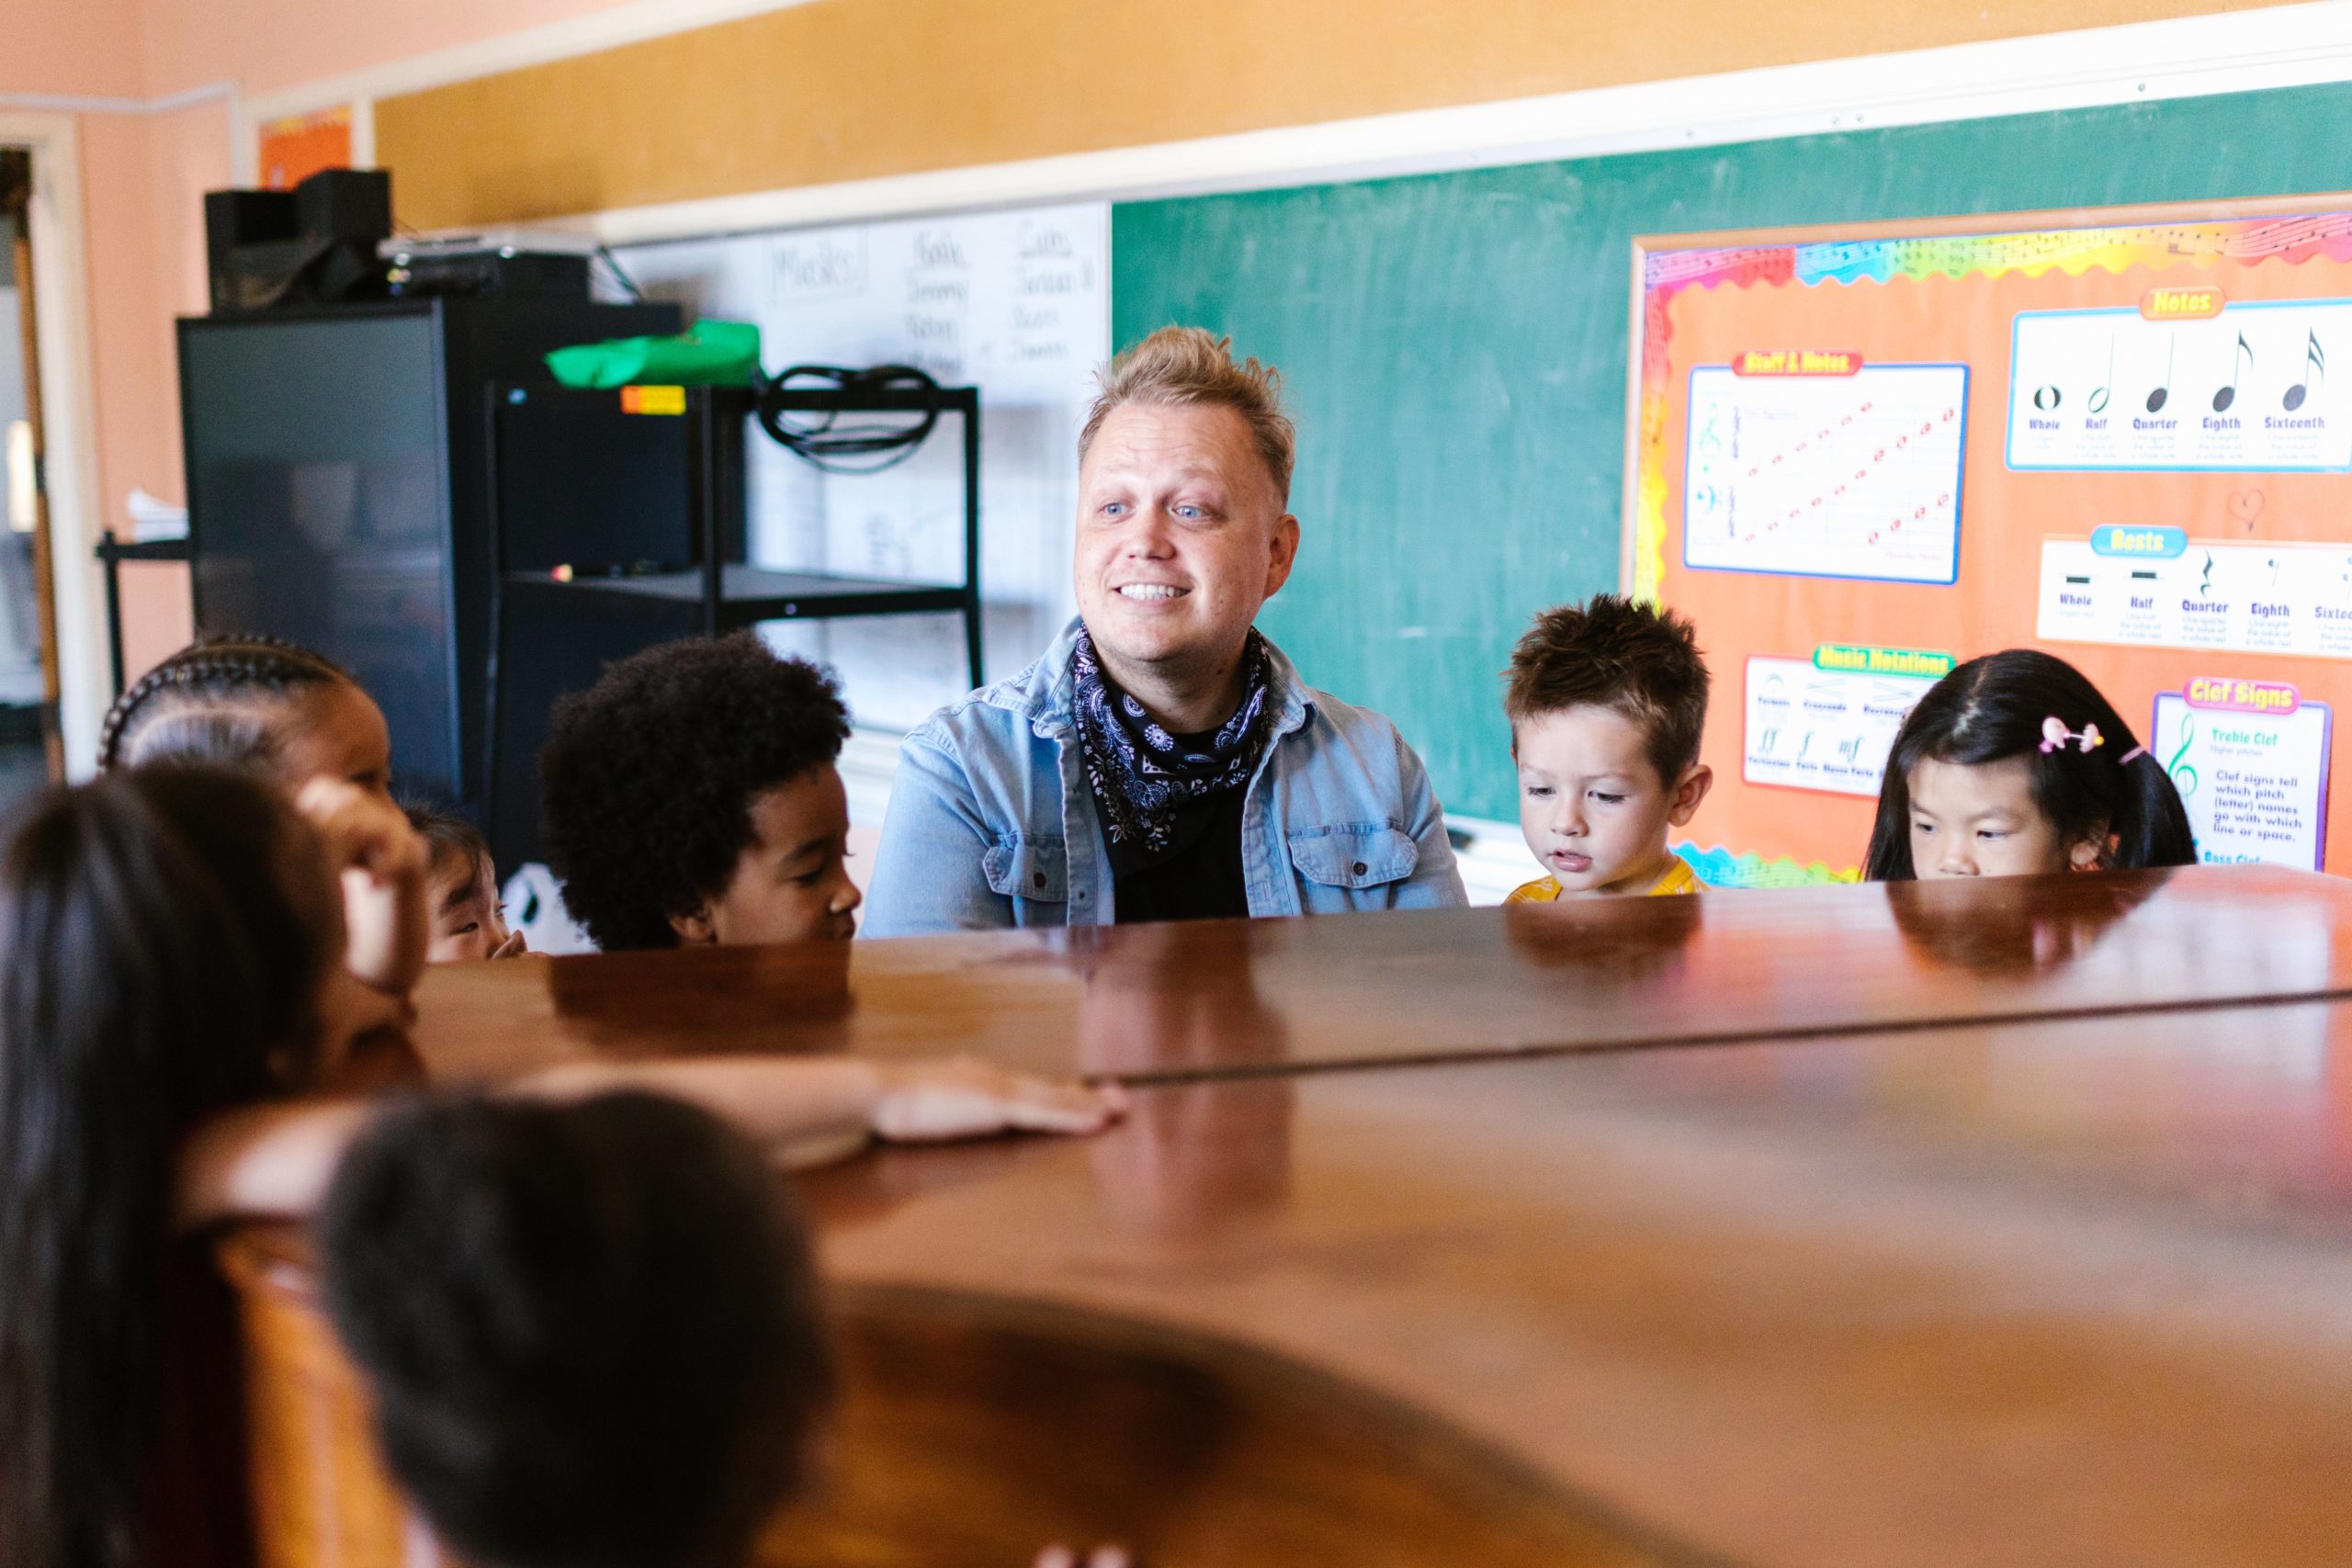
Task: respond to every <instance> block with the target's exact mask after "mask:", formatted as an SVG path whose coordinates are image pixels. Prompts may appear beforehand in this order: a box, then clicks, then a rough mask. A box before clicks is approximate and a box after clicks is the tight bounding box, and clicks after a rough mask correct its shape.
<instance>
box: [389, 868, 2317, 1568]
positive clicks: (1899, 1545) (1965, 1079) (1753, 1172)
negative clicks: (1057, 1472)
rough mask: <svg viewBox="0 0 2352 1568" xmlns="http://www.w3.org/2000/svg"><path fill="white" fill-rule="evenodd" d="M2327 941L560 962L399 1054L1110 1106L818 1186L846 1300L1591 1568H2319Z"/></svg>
mask: <svg viewBox="0 0 2352 1568" xmlns="http://www.w3.org/2000/svg"><path fill="white" fill-rule="evenodd" d="M2347 917H2352V884H2346V883H2345V882H2341V881H2338V880H2335V879H2333V878H2322V877H2317V876H2308V875H2298V874H2290V873H2280V872H2270V871H2260V870H2239V869H2233V870H2226V871H2224V870H2211V871H2208V870H2201V869H2190V870H2184V871H2180V872H2177V873H2173V874H2131V875H2121V876H2116V877H2110V878H2057V879H2040V880H2032V881H2023V880H2020V881H2011V882H2004V883H1989V882H1988V883H1983V884H1977V885H1974V886H1968V885H1936V886H1930V885H1919V886H1897V887H1863V888H1832V889H1819V890H1811V891H1805V892H1796V893H1786V894H1724V895H1719V896H1709V897H1703V898H1686V899H1651V900H1623V901H1611V902H1606V903H1577V904H1570V905H1562V906H1558V907H1555V908H1532V909H1531V908H1519V909H1506V910H1467V911H1457V912H1450V913H1443V914H1434V915H1414V916H1397V917H1370V918H1354V919H1326V920H1317V921H1279V922H1275V921H1269V922H1256V923H1244V922H1231V923H1212V924H1202V925H1197V926H1191V927H1171V928H1156V929H1155V928H1142V929H1135V930H1125V931H1102V932H1091V933H1068V934H1065V933H1008V934H1004V935H1001V936H987V937H981V936H975V937H958V938H948V939H939V940H923V941H910V942H878V943H870V944H869V943H860V944H855V945H854V946H852V947H850V948H847V949H825V950H813V951H812V950H776V951H771V952H764V953H687V954H654V955H630V956H613V957H597V958H583V959H567V960H553V961H546V960H542V961H537V962H534V963H530V964H488V965H474V966H470V967H468V968H462V969H452V970H445V971H439V972H436V973H435V976H433V977H432V980H431V982H430V983H429V984H428V986H427V987H426V991H425V994H424V1000H423V1010H424V1023H423V1028H422V1031H421V1043H422V1045H423V1047H424V1053H425V1055H426V1056H427V1059H428V1062H429V1063H430V1064H431V1066H432V1067H433V1069H434V1071H435V1074H436V1075H437V1076H439V1077H442V1078H444V1079H447V1080H450V1081H494V1080H495V1079H497V1078H500V1077H505V1076H508V1075H509V1074H511V1073H514V1072H516V1071H520V1070H524V1069H525V1068H527V1067H529V1066H536V1065H538V1064H539V1063H541V1062H544V1061H547V1060H550V1059H554V1058H555V1057H558V1056H561V1055H573V1054H578V1053H581V1052H610V1053H615V1054H620V1055H635V1054H667V1053H673V1052H677V1051H682V1050H694V1049H707V1050H816V1049H853V1050H865V1051H877V1052H889V1053H902V1052H913V1051H969V1052H977V1053H980V1054H985V1055H991V1056H995V1057H998V1058H1000V1059H1002V1060H1005V1061H1009V1062H1012V1063H1016V1064H1019V1065H1022V1066H1032V1067H1036V1068H1041V1069H1046V1070H1056V1071H1083V1072H1088V1073H1093V1074H1102V1075H1112V1076H1118V1077H1125V1078H1127V1079H1129V1080H1130V1081H1131V1082H1133V1083H1134V1084H1136V1086H1137V1089H1136V1103H1135V1109H1134V1112H1133V1114H1132V1116H1131V1117H1130V1118H1129V1120H1128V1121H1127V1122H1126V1123H1125V1124H1124V1125H1123V1126H1121V1127H1119V1128H1117V1129H1115V1130H1114V1131H1112V1132H1111V1133H1109V1134H1105V1135H1103V1137H1100V1138H1097V1139H1093V1140H1089V1141H1084V1142H1062V1141H1055V1140H1008V1141H1002V1142H996V1143H989V1144H983V1145H971V1146H966V1147H957V1148H943V1149H921V1150H888V1151H883V1152H879V1153H876V1154H874V1155H871V1156H866V1157H865V1158H862V1159H859V1160H857V1161H854V1162H852V1163H850V1164H847V1165H844V1166H842V1167H839V1168H834V1169H831V1170H827V1171H822V1172H817V1173H813V1174H809V1175H806V1176H804V1177H802V1178H800V1179H799V1181H798V1185H799V1189H800V1190H801V1191H802V1193H803V1195H804V1197H805V1199H806V1201H807V1202H808V1204H809V1208H810V1210H811V1213H812V1214H813V1216H814V1217H815V1219H816V1221H817V1223H818V1225H819V1230H820V1238H821V1247H822V1250H823V1255H824V1263H825V1268H826V1270H827V1273H828V1275H829V1277H830V1278H831V1280H833V1281H835V1283H836V1285H837V1287H838V1289H839V1290H840V1291H841V1292H842V1300H843V1302H844V1303H849V1305H850V1306H851V1307H852V1308H854V1310H855V1311H856V1312H858V1313H862V1314H866V1315H867V1316H869V1317H870V1316H872V1315H873V1314H877V1313H878V1314H883V1315H884V1316H886V1317H887V1316H888V1315H889V1314H893V1313H896V1314H899V1317H900V1318H901V1319H903V1318H904V1317H905V1316H906V1314H915V1315H916V1316H921V1315H922V1314H934V1315H936V1314H948V1315H949V1316H953V1317H957V1318H959V1319H960V1320H964V1321H968V1322H975V1323H981V1322H986V1323H1013V1324H1018V1325H1028V1327H1030V1328H1035V1327H1036V1326H1037V1325H1039V1324H1045V1325H1048V1326H1049V1327H1050V1325H1056V1324H1059V1325H1065V1326H1066V1327H1068V1328H1069V1332H1070V1333H1071V1334H1073V1335H1077V1336H1078V1337H1085V1336H1086V1335H1087V1334H1099V1335H1104V1336H1108V1337H1110V1339H1111V1340H1112V1341H1114V1342H1117V1343H1121V1344H1131V1343H1132V1344H1137V1345H1148V1346H1149V1347H1151V1348H1153V1353H1155V1354H1163V1355H1169V1356H1174V1357H1177V1358H1178V1359H1182V1358H1184V1357H1187V1356H1193V1357H1197V1358H1198V1359H1199V1360H1200V1364H1202V1365H1204V1366H1209V1365H1230V1364H1232V1363H1233V1358H1235V1357H1240V1358H1243V1359H1244V1362H1245V1363H1246V1364H1250V1365H1256V1366H1261V1367H1264V1368H1285V1369H1292V1370H1294V1371H1295V1372H1296V1374H1297V1375H1298V1376H1300V1377H1303V1378H1308V1379H1321V1380H1325V1381H1326V1382H1329V1385H1330V1386H1332V1387H1339V1388H1346V1389H1349V1390H1353V1391H1357V1392H1359V1393H1362V1395H1363V1397H1364V1398H1365V1399H1367V1400H1369V1401H1371V1402H1372V1403H1371V1404H1368V1405H1367V1406H1366V1408H1367V1409H1368V1410H1371V1411H1374V1412H1375V1413H1377V1412H1381V1411H1386V1412H1391V1413H1405V1414H1408V1415H1409V1416H1410V1419H1411V1420H1414V1421H1422V1422H1426V1423H1428V1424H1429V1427H1430V1431H1432V1432H1439V1433H1443V1434H1448V1435H1450V1438H1449V1440H1452V1439H1456V1438H1458V1439H1459V1440H1460V1441H1461V1442H1463V1443H1465V1444H1468V1445H1470V1450H1471V1451H1475V1452H1480V1453H1487V1454H1490V1455H1493V1456H1497V1459H1498V1461H1499V1462H1502V1463H1505V1464H1507V1465H1510V1466H1518V1467H1523V1469H1524V1472H1525V1473H1526V1475H1527V1476H1529V1477H1532V1484H1534V1485H1536V1486H1538V1487H1539V1488H1541V1489H1548V1490H1549V1492H1550V1493H1551V1495H1553V1496H1554V1499H1555V1501H1556V1502H1557V1503H1558V1505H1559V1506H1560V1508H1561V1509H1563V1510H1566V1511H1567V1512H1570V1513H1576V1514H1577V1515H1578V1516H1579V1517H1588V1518H1590V1519H1593V1520H1599V1521H1602V1522H1603V1526H1604V1527H1605V1529H1604V1534H1607V1535H1608V1536H1609V1539H1611V1540H1618V1541H1623V1542H1636V1543H1642V1544H1641V1545H1640V1546H1639V1549H1638V1550H1636V1549H1635V1548H1634V1547H1632V1546H1628V1547H1626V1548H1625V1551H1626V1555H1625V1556H1624V1557H1623V1561H1629V1562H1630V1561H1641V1562H1652V1561H1655V1562H1710V1561H1731V1562H1743V1563H1805V1564H1852V1565H1855V1568H1862V1565H1873V1568H1875V1565H1878V1564H1885V1563H1892V1562H1902V1563H1905V1564H1941V1563H1950V1564H1953V1565H1955V1568H1957V1565H1961V1564H1982V1563H1989V1562H1998V1563H2001V1564H2003V1565H2005V1568H2030V1565H2037V1564H2048V1565H2051V1568H2085V1565H2088V1564H2098V1563H2116V1564H2126V1563H2129V1564H2134V1565H2139V1568H2150V1565H2159V1564H2171V1563H2178V1564H2183V1565H2187V1564H2192V1563H2193V1564H2199V1565H2210V1564H2217V1563H2234V1562H2245V1563H2255V1562H2265V1563H2267V1562H2282V1563H2283V1562H2327V1561H2352V1490H2347V1489H2346V1487H2344V1486H2343V1485H2342V1484H2341V1481H2342V1478H2343V1477H2344V1476H2345V1475H2346V1474H2352V1000H2346V998H2352V918H2347ZM1667 1047H1672V1048H1670V1049H1669V1048H1667ZM1087 1325H1092V1326H1091V1327H1089V1326H1087ZM1122 1336H1124V1338H1122ZM892 1343H894V1344H896V1343H899V1342H898V1341H893V1342H892ZM1251 1358H1254V1360H1251ZM1277 1381H1279V1380H1277ZM1382 1419H1384V1417H1380V1416H1377V1415H1376V1414H1375V1415H1373V1416H1364V1417H1363V1423H1362V1424H1363V1425H1364V1426H1365V1427H1377V1426H1378V1425H1379V1424H1380V1421H1381V1420H1382ZM1400 1441H1408V1442H1412V1441H1419V1439H1418V1438H1410V1435H1409V1434H1408V1435H1407V1437H1406V1438H1400ZM1084 1462H1085V1451H1084V1450H1083V1448H1082V1447H1081V1449H1080V1451H1079V1452H1077V1453H1076V1454H1075V1455H1074V1456H1073V1457H1071V1458H1070V1459H1069V1463H1070V1464H1072V1465H1073V1466H1077V1467H1079V1468H1083V1465H1084ZM1163 1560H1170V1561H1180V1562H1191V1561H1210V1560H1215V1559H1214V1558H1204V1557H1201V1556H1199V1555H1197V1554H1195V1555H1193V1556H1187V1555H1185V1554H1184V1553H1182V1552H1181V1551H1180V1552H1176V1553H1174V1554H1173V1556H1172V1557H1168V1558H1164V1559H1163ZM1235 1560H1236V1561H1239V1560H1240V1559H1238V1558H1237V1559H1235ZM1367 1560H1369V1559H1367ZM1401 1560H1403V1559H1400V1561H1401ZM1591 1560H1593V1561H1600V1560H1601V1559H1600V1558H1599V1557H1596V1558H1593V1559H1591ZM1608 1560H1610V1561H1617V1560H1619V1559H1618V1558H1615V1557H1611V1558H1609V1559H1608Z"/></svg>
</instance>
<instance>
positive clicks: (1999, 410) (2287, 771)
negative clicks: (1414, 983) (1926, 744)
mask: <svg viewBox="0 0 2352 1568" xmlns="http://www.w3.org/2000/svg"><path fill="white" fill-rule="evenodd" d="M1634 265H1635V288H1634V294H1635V301H1636V305H1635V310H1636V320H1635V323H1634V340H1635V344H1636V348H1637V352H1636V354H1635V355H1634V391H1633V395H1634V399H1635V418H1634V420H1633V421H1632V422H1631V425H1630V428H1631V429H1632V431H1633V433H1634V434H1633V437H1632V438H1633V440H1634V443H1635V446H1636V450H1635V452H1634V454H1633V457H1634V461H1633V462H1632V463H1631V464H1629V466H1628V495H1627V540H1626V545H1627V550H1626V554H1627V562H1628V576H1629V578H1630V579H1631V586H1632V588H1633V589H1634V592H1636V593H1639V594H1643V595H1645V596H1653V597H1656V598H1657V599H1659V600H1661V601H1662V602H1664V603H1665V604H1668V605H1670V606H1672V607H1674V608H1675V609H1677V610H1679V611H1682V612H1684V613H1686V614H1688V615H1691V617H1693V618H1694V619H1695V620H1696V622H1697V623H1698V626H1699V632H1700V639H1701V642H1702V645H1703V646H1704V648H1705V649H1706V650H1707V656H1708V662H1709V665H1710V667H1711V668H1712V669H1713V672H1714V676H1715V691H1714V699H1713V705H1712V707H1711V709H1710V712H1709V716H1708V728H1707V739H1706V745H1705V752H1704V757H1705V761H1707V762H1708V763H1709V764H1710V765H1711V766H1712V767H1713V770H1714V774H1715V786H1714V791H1713V794H1712V795H1710V796H1709V797H1708V800H1707V802H1706V805H1705V806H1704V807H1702V812H1701V815H1700V817H1699V818H1698V819H1697V820H1696V821H1695V822H1693V823H1692V825H1691V829H1690V832H1691V837H1692V839H1693V840H1695V842H1696V843H1697V844H1698V845H1702V846H1719V847H1720V852H1718V853H1715V854H1713V855H1711V856H1706V857H1702V858H1703V859H1707V860H1712V861H1713V864H1712V865H1704V864H1702V870H1703V871H1706V872H1707V873H1708V874H1710V876H1711V878H1712V879H1713V880H1716V881H1719V882H1733V883H1740V882H1747V883H1756V882H1767V881H1773V880H1788V879H1794V878H1798V877H1801V876H1810V877H1812V878H1820V877H1824V876H1828V875H1835V874H1838V873H1840V872H1847V871H1850V868H1852V867H1853V866H1854V865H1855V864H1856V863H1858V862H1859V861H1860V859H1861V856H1862V851H1863V848H1864V846H1865V844H1866V842H1867V840H1868V838H1869V833H1870V826H1871V818H1872V815H1873V812H1874V809H1875V803H1876V794H1877V780H1878V773H1879V771H1880V769H1881V768H1882V767H1883V762H1884V757H1885V751H1886V747H1887V745H1888V744H1889V743H1891V741H1892V739H1893V736H1894V728H1895V727H1896V726H1897V725H1898V724H1899V722H1900V719H1901V716H1902V714H1903V713H1904V712H1905V711H1907V709H1908V706H1909V705H1910V704H1911V703H1912V702H1915V701H1916V700H1917V695H1918V694H1920V693H1922V692H1924V691H1925V690H1926V688H1927V686H1928V684H1929V683H1930V682H1931V681H1932V678H1933V677H1934V676H1935V675H1936V674H1937V673H1939V672H1940V671H1942V670H1944V669H1947V668H1949V667H1950V664H1951V662H1952V661H1956V660H1966V659H1969V658H1973V657H1974V656H1975V655H1977V654H1980V653H1985V652H1989V651H1992V650H1994V649H2000V648H2006V647H2015V646H2027V645H2030V646H2036V647H2041V648H2044V649H2048V650H2049V651H2051V652H2052V653H2055V654H2057V655H2059V656H2060V657H2062V658H2064V659H2066V660H2070V661H2072V662H2073V663H2074V664H2075V665H2076V666H2077V667H2078V668H2080V669H2081V670H2082V671H2084V673H2085V674H2086V675H2088V676H2089V677H2090V679H2091V680H2092V681H2093V682H2097V683H2098V686H2099V687H2100V689H2101V690H2102V691H2104V692H2105V693H2106V694H2107V695H2108V698H2109V701H2110V702H2112V703H2113V704H2114V705H2115V706H2116V708H2117V710H2118V711H2119V712H2120V713H2121V714H2122V716H2124V717H2125V718H2126V719H2127V720H2129V721H2130V723H2131V726H2132V728H2133V729H2134V731H2135V732H2136V734H2137V736H2138V738H2139V739H2140V740H2141V741H2142V742H2143V744H2144V745H2145V746H2146V747H2147V748H2148V749H2149V750H2150V751H2151V752H2152V753H2154V754H2155V756H2156V759H2157V761H2158V762H2159V763H2160V764H2162V765H2163V766H2165V768H2166V769H2167V770H2168V771H2169V772H2171V773H2172V774H2173V776H2174V778H2175V780H2176V782H2177V784H2179V785H2180V787H2181V790H2182V795H2183V797H2184V800H2185V802H2186V803H2187V804H2188V806H2189V809H2190V817H2191V819H2192V822H2194V823H2196V824H2197V825H2198V828H2199V854H2200V856H2202V857H2204V858H2207V859H2211V860H2215V861H2231V860H2245V859H2262V860H2268V861H2275V862H2278V863H2286V864H2299V865H2302V866H2306V867H2310V866H2314V865H2321V864H2323V863H2324V867H2325V868H2327V869H2332V870H2339V871H2341V870H2345V869H2347V868H2352V777H2347V776H2346V775H2344V774H2340V773H2333V772H2332V771H2331V769H2330V767H2329V763H2330V761H2331V759H2330V756H2329V751H2330V748H2331V747H2332V745H2333V740H2334V729H2335V716H2336V709H2337V706H2338V704H2339V701H2340V700H2341V699H2342V698H2344V697H2347V696H2352V197H2340V196H2339V197H2310V198H2305V199H2302V200H2299V201H2268V200H2266V201H2263V202H2248V203H2241V204H2233V205H2227V206H2220V207H2215V206H2207V207H2202V208H2199V209H2193V210H2191V209H2101V210H2097V211H2088V212H2074V213H2064V214H2030V215H2017V216H2003V217H1994V218H1974V219H1969V220H1956V221H1951V222H1943V223H1915V224H1911V225H1908V226H1905V227H1903V228H1900V229H1887V230H1882V231H1852V230H1847V231H1838V232H1835V233H1828V232H1822V231H1782V232H1780V233H1755V234H1738V235H1712V236H1709V235H1701V236H1678V237H1672V238H1663V239H1645V240H1642V241H1639V242H1637V243H1636V245H1635V254H1634ZM2331 355H2333V356H2334V358H2333V359H2332V360H2331ZM2331 376H2332V377H2333V379H2331ZM2061 717H2062V718H2064V719H2066V720H2067V721H2068V722H2069V723H2070V724H2073V725H2076V726H2079V724H2080V723H2081V719H2080V717H2079V716H2064V715H2062V716H2061ZM2331 807H2333V809H2331Z"/></svg>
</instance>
